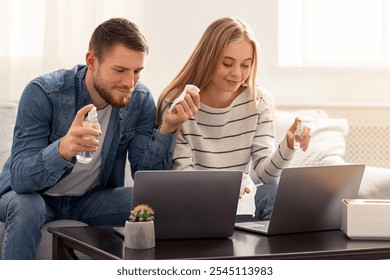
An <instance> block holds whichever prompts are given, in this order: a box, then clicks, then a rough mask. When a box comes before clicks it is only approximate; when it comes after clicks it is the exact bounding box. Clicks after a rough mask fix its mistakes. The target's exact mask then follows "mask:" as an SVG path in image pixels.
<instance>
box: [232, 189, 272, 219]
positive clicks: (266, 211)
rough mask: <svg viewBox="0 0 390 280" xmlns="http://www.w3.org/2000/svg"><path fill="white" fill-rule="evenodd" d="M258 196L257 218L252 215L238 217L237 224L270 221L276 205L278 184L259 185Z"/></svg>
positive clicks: (256, 201)
mask: <svg viewBox="0 0 390 280" xmlns="http://www.w3.org/2000/svg"><path fill="white" fill-rule="evenodd" d="M256 187H257V190H256V195H255V204H256V211H255V216H254V217H252V215H238V216H237V217H236V222H246V221H259V220H260V221H263V220H264V221H265V220H269V219H270V218H271V215H272V209H273V207H274V203H275V196H276V191H277V189H278V184H277V183H276V182H275V183H268V184H264V185H257V186H256Z"/></svg>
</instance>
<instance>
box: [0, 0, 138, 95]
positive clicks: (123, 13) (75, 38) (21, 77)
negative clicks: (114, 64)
mask: <svg viewBox="0 0 390 280" xmlns="http://www.w3.org/2000/svg"><path fill="white" fill-rule="evenodd" d="M142 10H143V9H142V0H81V1H80V0H34V1H31V0H0V85H1V86H0V100H1V101H17V100H19V98H20V95H21V93H22V91H23V89H24V87H25V86H26V84H27V83H28V82H29V81H30V80H31V79H33V78H35V77H36V76H39V75H41V74H44V73H47V72H50V71H53V70H57V69H60V68H71V67H73V66H74V65H75V64H83V63H84V61H85V53H86V52H87V50H88V42H89V39H90V36H91V34H92V32H93V30H94V29H95V27H96V26H97V25H99V24H100V23H101V22H103V21H104V20H107V19H109V18H112V17H125V18H128V19H129V20H131V21H133V22H135V23H136V24H137V25H139V26H140V28H141V29H142V27H141V26H142V22H141V20H142Z"/></svg>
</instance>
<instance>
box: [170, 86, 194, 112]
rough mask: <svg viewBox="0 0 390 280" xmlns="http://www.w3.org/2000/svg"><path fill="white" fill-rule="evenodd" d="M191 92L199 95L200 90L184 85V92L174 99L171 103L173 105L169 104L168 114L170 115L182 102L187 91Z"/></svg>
mask: <svg viewBox="0 0 390 280" xmlns="http://www.w3.org/2000/svg"><path fill="white" fill-rule="evenodd" d="M189 89H190V90H193V91H196V92H198V93H199V91H200V89H199V88H198V87H197V86H194V85H186V86H185V87H184V90H183V92H182V93H180V95H179V96H178V97H176V99H175V100H174V101H173V103H172V104H171V107H169V110H168V113H170V112H171V111H172V109H173V108H174V107H175V106H176V104H177V103H179V102H181V101H183V100H184V97H186V94H187V90H189Z"/></svg>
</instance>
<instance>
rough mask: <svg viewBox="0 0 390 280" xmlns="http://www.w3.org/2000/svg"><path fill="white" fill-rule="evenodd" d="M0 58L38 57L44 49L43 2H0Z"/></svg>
mask: <svg viewBox="0 0 390 280" xmlns="http://www.w3.org/2000/svg"><path fill="white" fill-rule="evenodd" d="M0 3H1V10H0V18H1V20H0V21H1V24H0V34H1V36H2V40H1V41H2V42H1V43H0V56H3V57H40V56H42V54H43V48H44V32H45V29H44V24H45V5H46V4H45V0H35V1H24V0H12V1H1V2H0Z"/></svg>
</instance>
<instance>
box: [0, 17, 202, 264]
mask: <svg viewBox="0 0 390 280" xmlns="http://www.w3.org/2000/svg"><path fill="white" fill-rule="evenodd" d="M147 53H148V45H147V42H146V40H145V38H144V37H143V35H142V34H141V33H140V32H139V30H138V28H137V26H136V25H134V24H133V23H131V22H129V21H128V20H126V19H119V18H117V19H110V20H108V21H106V22H104V23H102V24H101V25H99V26H98V27H97V28H96V29H95V31H94V33H93V34H92V37H91V40H90V44H89V51H88V52H87V54H86V65H77V66H75V67H74V68H73V69H70V70H59V71H56V72H53V73H49V74H47V75H44V76H41V77H38V78H36V79H34V80H33V81H31V82H30V83H29V84H28V85H27V87H26V88H25V90H24V92H23V94H22V96H21V98H20V102H19V109H18V114H17V120H16V124H15V131H14V140H13V146H12V153H11V156H10V158H9V159H8V160H7V163H6V164H5V166H4V169H3V172H2V173H1V174H0V196H1V197H0V221H3V222H5V227H6V231H5V237H4V242H3V250H2V258H3V259H35V258H36V254H37V248H38V245H39V242H40V240H41V231H40V229H41V226H42V225H43V224H45V223H47V222H49V221H53V220H56V219H75V220H81V221H83V222H86V223H87V224H89V225H124V222H125V220H126V219H127V218H128V217H129V213H130V208H131V195H132V188H124V187H123V185H124V174H125V164H126V157H127V158H128V160H129V161H130V165H131V172H132V174H133V175H134V173H135V172H136V171H137V170H140V169H167V168H169V167H170V164H171V161H172V148H173V145H174V139H175V131H176V130H177V129H178V128H179V127H180V125H181V124H182V123H183V122H184V121H186V120H188V119H189V118H190V117H191V116H192V115H193V114H195V113H196V112H197V110H198V107H199V96H198V95H197V94H196V93H195V92H191V91H189V92H188V94H187V96H186V99H185V100H184V101H183V102H181V103H180V104H179V105H178V106H176V107H175V109H174V110H173V111H172V113H171V114H169V115H167V117H166V118H165V120H164V122H163V123H162V124H161V126H160V127H159V128H158V129H156V128H155V117H156V108H155V104H154V100H153V97H152V95H151V93H150V92H149V90H148V89H147V87H146V86H144V85H143V84H141V83H138V80H139V78H140V73H141V71H142V69H143V67H144V60H145V57H146V55H147ZM93 106H95V107H96V108H97V110H98V111H97V112H98V119H99V123H100V126H101V127H100V129H95V128H91V127H88V126H83V123H84V122H83V120H84V118H85V115H86V114H87V113H88V112H89V111H90V110H91V109H92V108H93ZM90 136H92V137H90ZM79 152H93V153H94V157H93V159H92V162H91V163H89V164H80V163H79V162H77V161H76V155H77V154H78V153H79Z"/></svg>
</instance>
